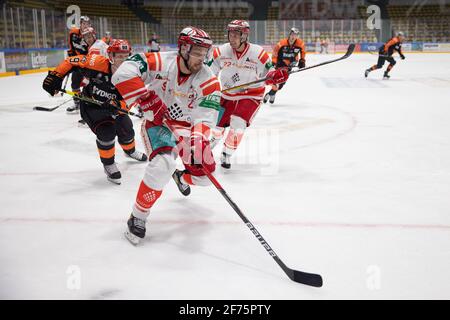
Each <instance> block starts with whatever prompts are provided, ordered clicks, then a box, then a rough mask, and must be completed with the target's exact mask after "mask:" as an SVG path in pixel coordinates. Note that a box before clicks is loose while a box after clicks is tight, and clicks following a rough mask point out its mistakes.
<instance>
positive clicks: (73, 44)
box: [67, 28, 89, 57]
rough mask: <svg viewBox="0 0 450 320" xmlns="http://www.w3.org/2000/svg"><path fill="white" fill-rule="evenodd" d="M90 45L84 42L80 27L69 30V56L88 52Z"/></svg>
mask: <svg viewBox="0 0 450 320" xmlns="http://www.w3.org/2000/svg"><path fill="white" fill-rule="evenodd" d="M88 50H89V46H88V45H87V43H86V42H84V40H83V37H82V36H81V31H80V29H79V28H72V29H70V31H69V50H67V54H68V55H69V57H72V56H77V55H80V54H87V53H88Z"/></svg>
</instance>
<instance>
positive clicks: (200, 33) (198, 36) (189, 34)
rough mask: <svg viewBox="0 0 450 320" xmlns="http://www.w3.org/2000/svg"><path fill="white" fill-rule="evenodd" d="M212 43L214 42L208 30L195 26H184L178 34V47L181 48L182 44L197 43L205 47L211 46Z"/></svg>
mask: <svg viewBox="0 0 450 320" xmlns="http://www.w3.org/2000/svg"><path fill="white" fill-rule="evenodd" d="M212 44H213V42H212V40H211V37H210V36H209V34H207V33H206V31H204V30H202V29H199V28H195V27H186V28H184V29H183V30H181V32H180V35H179V36H178V49H180V48H181V46H182V45H196V46H200V47H204V48H211V46H212Z"/></svg>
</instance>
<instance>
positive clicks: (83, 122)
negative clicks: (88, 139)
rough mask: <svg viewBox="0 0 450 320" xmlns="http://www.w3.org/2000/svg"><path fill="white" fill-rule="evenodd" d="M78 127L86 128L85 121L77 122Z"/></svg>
mask: <svg viewBox="0 0 450 320" xmlns="http://www.w3.org/2000/svg"><path fill="white" fill-rule="evenodd" d="M78 126H79V127H80V128H86V127H87V124H86V121H84V120H83V119H80V120H78Z"/></svg>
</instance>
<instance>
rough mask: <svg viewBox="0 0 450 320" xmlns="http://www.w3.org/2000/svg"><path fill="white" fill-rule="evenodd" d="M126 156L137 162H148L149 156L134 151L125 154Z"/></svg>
mask: <svg viewBox="0 0 450 320" xmlns="http://www.w3.org/2000/svg"><path fill="white" fill-rule="evenodd" d="M125 154H126V155H127V156H129V157H130V158H133V159H134V160H137V161H147V155H146V154H145V153H142V152H140V151H137V150H134V151H133V152H131V153H129V152H125Z"/></svg>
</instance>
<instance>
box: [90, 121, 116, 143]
mask: <svg viewBox="0 0 450 320" xmlns="http://www.w3.org/2000/svg"><path fill="white" fill-rule="evenodd" d="M95 134H96V136H97V140H99V141H111V140H112V141H114V140H115V139H116V132H115V130H114V128H113V127H112V126H110V125H101V126H98V127H97V129H96V130H95Z"/></svg>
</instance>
